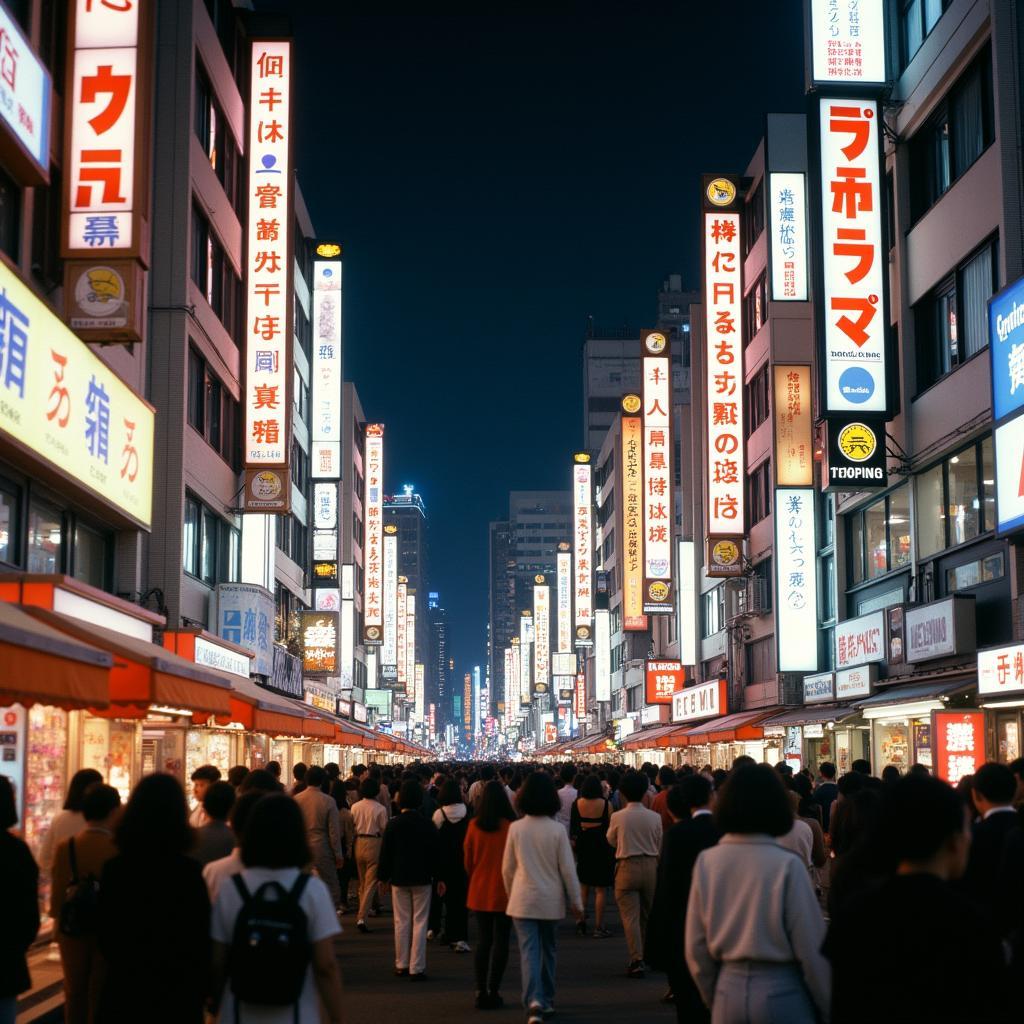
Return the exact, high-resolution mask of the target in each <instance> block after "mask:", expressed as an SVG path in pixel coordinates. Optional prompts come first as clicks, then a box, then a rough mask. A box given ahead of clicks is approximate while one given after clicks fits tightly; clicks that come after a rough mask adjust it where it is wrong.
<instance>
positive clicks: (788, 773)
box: [775, 761, 793, 779]
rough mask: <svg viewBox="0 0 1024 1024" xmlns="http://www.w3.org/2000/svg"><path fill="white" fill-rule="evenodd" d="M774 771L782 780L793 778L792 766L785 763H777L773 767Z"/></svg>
mask: <svg viewBox="0 0 1024 1024" xmlns="http://www.w3.org/2000/svg"><path fill="white" fill-rule="evenodd" d="M775 770H776V771H777V772H778V773H779V775H781V776H782V778H784V779H790V778H792V777H793V766H792V765H791V764H788V763H787V762H785V761H779V763H778V764H777V765H776V766H775Z"/></svg>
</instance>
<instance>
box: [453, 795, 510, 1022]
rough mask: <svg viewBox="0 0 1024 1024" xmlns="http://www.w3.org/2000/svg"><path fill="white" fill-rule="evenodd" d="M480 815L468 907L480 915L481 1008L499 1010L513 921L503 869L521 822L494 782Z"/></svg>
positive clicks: (471, 842) (468, 856)
mask: <svg viewBox="0 0 1024 1024" xmlns="http://www.w3.org/2000/svg"><path fill="white" fill-rule="evenodd" d="M479 808H480V809H479V811H478V812H477V814H476V815H475V816H474V817H473V819H472V820H471V821H470V823H469V828H468V830H467V831H466V840H465V843H464V845H463V856H464V861H465V866H466V876H467V877H468V879H469V888H468V891H467V898H466V906H467V907H468V908H469V909H470V910H472V911H473V913H474V914H475V915H476V925H477V943H476V953H475V954H474V957H473V961H474V963H473V966H474V970H475V973H476V1008H477V1009H478V1010H496V1009H498V1008H499V1007H501V1006H502V1005H504V1000H503V999H502V998H501V979H502V978H503V977H504V975H505V967H506V966H507V964H508V940H509V936H510V934H511V931H512V919H511V918H510V917H509V916H508V914H506V912H505V911H506V909H507V908H508V893H506V891H505V882H504V879H503V878H502V876H501V865H502V861H503V859H504V856H505V844H506V843H507V842H508V830H509V827H510V826H511V824H512V822H513V821H515V820H516V812H515V811H513V810H512V804H511V803H510V802H509V799H508V794H507V793H506V791H505V786H504V785H503V784H502V783H501V782H499V781H498V780H497V779H493V778H492V779H491V780H490V781H488V783H487V785H486V786H484V789H483V792H482V793H481V795H480V800H479Z"/></svg>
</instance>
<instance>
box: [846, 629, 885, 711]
mask: <svg viewBox="0 0 1024 1024" xmlns="http://www.w3.org/2000/svg"><path fill="white" fill-rule="evenodd" d="M835 651H836V657H835V666H836V668H837V669H841V668H853V667H854V666H856V665H866V664H868V663H869V662H873V661H885V612H881V611H879V612H868V613H867V614H866V615H860V616H858V617H857V618H855V619H846V620H845V621H844V622H840V623H839V624H838V625H837V626H836V628H835ZM838 694H839V680H838V674H837V678H836V695H837V696H838Z"/></svg>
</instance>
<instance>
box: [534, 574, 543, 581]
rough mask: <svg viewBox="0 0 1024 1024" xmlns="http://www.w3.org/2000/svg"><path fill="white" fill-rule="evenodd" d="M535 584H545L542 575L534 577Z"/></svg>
mask: <svg viewBox="0 0 1024 1024" xmlns="http://www.w3.org/2000/svg"><path fill="white" fill-rule="evenodd" d="M533 582H534V583H543V582H544V577H543V576H541V575H540V573H538V574H537V575H536V576H534V577H533Z"/></svg>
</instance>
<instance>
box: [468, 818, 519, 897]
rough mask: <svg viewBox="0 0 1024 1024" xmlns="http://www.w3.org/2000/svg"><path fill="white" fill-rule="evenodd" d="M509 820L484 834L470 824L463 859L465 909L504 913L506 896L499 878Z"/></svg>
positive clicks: (475, 825)
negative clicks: (465, 883)
mask: <svg viewBox="0 0 1024 1024" xmlns="http://www.w3.org/2000/svg"><path fill="white" fill-rule="evenodd" d="M511 824H512V822H510V821H502V822H500V824H499V825H498V831H497V832H484V831H483V830H482V829H480V828H477V824H476V821H475V820H472V821H470V823H469V829H468V830H467V832H466V841H465V844H464V845H463V847H462V856H463V859H464V861H465V864H466V874H467V875H469V893H468V895H467V898H466V906H467V907H469V909H470V910H489V911H492V912H495V913H502V914H503V913H504V912H505V908H506V907H507V906H508V893H506V892H505V883H504V882H503V881H502V878H501V861H502V858H503V857H504V855H505V842H506V840H507V839H508V827H509V825H511Z"/></svg>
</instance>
